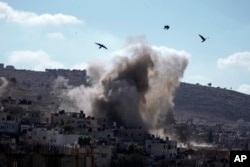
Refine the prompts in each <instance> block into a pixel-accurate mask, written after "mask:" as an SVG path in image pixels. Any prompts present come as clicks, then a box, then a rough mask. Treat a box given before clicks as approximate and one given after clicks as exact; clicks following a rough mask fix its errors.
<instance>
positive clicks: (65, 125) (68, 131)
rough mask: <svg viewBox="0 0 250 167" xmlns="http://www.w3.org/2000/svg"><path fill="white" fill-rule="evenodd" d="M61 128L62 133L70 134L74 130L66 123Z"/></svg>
mask: <svg viewBox="0 0 250 167" xmlns="http://www.w3.org/2000/svg"><path fill="white" fill-rule="evenodd" d="M62 128H63V130H64V132H67V133H71V132H72V131H73V130H74V127H72V126H71V125H69V124H67V123H66V124H64V125H63V126H62Z"/></svg>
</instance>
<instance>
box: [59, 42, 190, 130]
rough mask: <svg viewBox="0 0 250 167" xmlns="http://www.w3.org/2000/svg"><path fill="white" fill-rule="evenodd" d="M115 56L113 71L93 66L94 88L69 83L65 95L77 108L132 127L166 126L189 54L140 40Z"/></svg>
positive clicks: (151, 127)
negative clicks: (70, 85) (73, 85)
mask: <svg viewBox="0 0 250 167" xmlns="http://www.w3.org/2000/svg"><path fill="white" fill-rule="evenodd" d="M115 55H116V57H115V61H114V65H113V66H112V68H111V69H110V70H106V71H105V70H104V69H105V68H103V66H100V65H96V64H94V65H90V66H89V69H90V70H89V76H90V78H92V80H93V81H94V82H92V86H91V87H85V86H83V85H82V86H79V87H76V88H70V87H69V86H68V89H67V91H65V93H64V95H65V96H67V97H68V98H69V99H70V100H71V101H74V105H75V109H78V110H79V109H83V110H84V111H85V113H87V114H88V115H93V116H95V117H103V118H107V120H108V121H110V122H113V121H115V122H117V123H118V124H120V125H123V126H128V127H134V126H135V127H138V126H140V127H144V128H147V129H159V128H161V127H163V126H164V125H165V124H166V123H168V121H169V120H172V119H173V118H169V117H173V114H169V113H171V112H172V109H173V107H174V104H173V96H174V93H175V90H176V88H177V87H178V86H179V79H180V78H181V77H182V76H183V73H184V70H185V68H186V66H187V64H188V61H187V57H188V56H189V55H188V53H186V52H184V51H176V50H174V49H169V48H166V47H156V46H150V45H148V44H145V43H137V44H133V45H129V46H127V47H126V48H124V49H122V50H120V51H119V52H117V53H115ZM87 72H88V70H87ZM71 104H72V103H71Z"/></svg>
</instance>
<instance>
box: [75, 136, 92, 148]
mask: <svg viewBox="0 0 250 167" xmlns="http://www.w3.org/2000/svg"><path fill="white" fill-rule="evenodd" d="M95 140H96V139H95V138H93V137H92V136H90V135H81V136H80V137H79V138H78V144H79V145H80V146H86V145H91V143H92V142H95Z"/></svg>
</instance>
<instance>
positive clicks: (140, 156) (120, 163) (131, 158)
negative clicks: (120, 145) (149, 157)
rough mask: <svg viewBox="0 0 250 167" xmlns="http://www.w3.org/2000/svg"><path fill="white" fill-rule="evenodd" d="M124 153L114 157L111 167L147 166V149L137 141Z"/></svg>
mask: <svg viewBox="0 0 250 167" xmlns="http://www.w3.org/2000/svg"><path fill="white" fill-rule="evenodd" d="M123 153H124V155H121V156H118V157H116V158H114V159H112V161H111V167H127V166H136V167H144V166H146V164H145V158H144V154H145V150H144V149H143V148H141V147H139V146H137V145H136V144H135V143H130V144H129V145H128V147H127V149H126V150H125V151H124V152H123Z"/></svg>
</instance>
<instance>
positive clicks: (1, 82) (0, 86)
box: [0, 77, 8, 97]
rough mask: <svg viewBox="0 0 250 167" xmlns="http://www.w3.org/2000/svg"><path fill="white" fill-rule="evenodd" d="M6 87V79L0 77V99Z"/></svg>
mask: <svg viewBox="0 0 250 167" xmlns="http://www.w3.org/2000/svg"><path fill="white" fill-rule="evenodd" d="M7 86H8V81H7V79H6V78H4V77H0V97H2V96H3V94H4V93H5V91H6V88H7Z"/></svg>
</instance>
